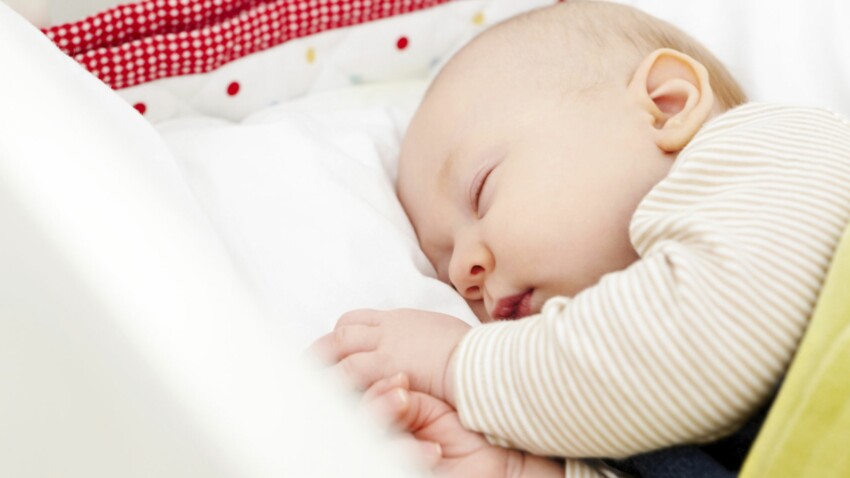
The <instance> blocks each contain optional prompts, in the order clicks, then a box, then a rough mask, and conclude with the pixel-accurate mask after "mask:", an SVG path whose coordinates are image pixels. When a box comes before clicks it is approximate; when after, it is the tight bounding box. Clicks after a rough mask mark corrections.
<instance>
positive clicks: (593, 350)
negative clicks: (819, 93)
mask: <svg viewBox="0 0 850 478" xmlns="http://www.w3.org/2000/svg"><path fill="white" fill-rule="evenodd" d="M848 220H850V126H848V124H847V122H846V121H845V120H842V119H840V118H839V117H838V116H836V115H834V114H832V113H829V112H826V111H822V110H815V109H810V108H791V107H782V106H773V105H762V104H749V105H745V106H742V107H739V108H737V109H735V110H732V111H730V112H728V113H726V114H724V115H721V116H720V117H718V118H716V119H714V120H713V121H712V122H710V123H709V124H708V125H706V126H705V127H704V128H703V129H702V130H701V131H700V132H699V133H698V134H697V136H696V137H695V138H694V140H693V141H692V142H691V144H689V145H688V147H687V148H686V149H685V150H684V151H682V152H681V153H680V155H679V158H678V159H677V160H676V163H675V164H674V166H673V169H672V170H671V172H670V174H669V175H668V176H667V177H666V178H665V179H664V180H662V181H661V182H660V183H659V184H657V185H656V186H655V187H654V188H653V189H652V191H650V193H649V195H647V197H645V198H644V199H643V201H642V202H641V203H640V205H639V206H638V209H637V211H636V212H635V214H634V216H633V217H632V221H631V224H630V236H631V240H632V244H633V245H634V247H635V249H636V251H637V252H638V254H639V255H640V257H641V259H640V260H638V261H637V262H635V263H634V264H632V265H631V266H630V267H629V268H628V269H626V270H623V271H618V272H615V273H611V274H608V275H606V276H604V277H603V278H602V279H601V280H600V282H599V283H598V284H596V285H595V286H593V287H590V288H588V289H585V290H584V291H582V292H580V293H579V294H577V295H576V296H574V297H572V298H566V297H555V298H552V299H550V300H549V301H548V302H547V303H546V304H545V306H544V307H543V310H542V311H541V313H540V314H538V315H535V316H532V317H528V318H525V319H523V320H519V321H514V322H498V323H493V324H488V325H485V326H482V327H478V328H476V329H474V330H473V331H471V332H470V333H469V334H467V336H466V337H465V338H464V340H463V341H462V342H461V344H460V346H459V348H458V350H457V353H456V358H455V362H454V364H455V365H454V380H455V382H454V384H455V397H456V401H457V407H458V411H459V413H460V416H461V420H462V422H463V424H464V425H465V426H466V427H467V428H469V429H472V430H476V431H480V432H483V433H484V434H485V435H487V436H488V438H490V440H491V441H492V442H494V443H497V444H500V445H503V446H509V447H512V448H519V449H523V450H526V451H529V452H531V453H534V454H538V455H548V456H562V457H625V456H629V455H634V454H637V453H642V452H646V451H650V450H655V449H659V448H664V447H667V446H671V445H676V444H683V443H698V442H705V441H710V440H712V439H715V438H719V437H720V436H722V435H724V434H727V433H729V432H731V431H733V430H734V429H735V428H737V427H738V426H740V424H742V423H743V421H744V420H745V419H746V418H747V417H748V416H749V415H750V414H751V413H753V412H754V411H755V410H756V409H757V407H758V406H759V405H760V404H762V403H763V402H764V400H765V399H766V398H767V397H768V396H769V394H770V393H771V391H772V389H773V388H774V387H775V386H776V384H777V383H778V381H779V379H780V377H781V375H782V374H783V373H784V371H785V370H786V368H787V366H788V364H789V362H790V360H791V357H792V354H793V352H794V350H795V349H796V347H797V345H798V343H799V341H800V339H801V337H802V335H803V332H804V330H805V326H806V323H807V320H808V318H809V316H810V315H811V312H812V309H813V306H814V303H815V300H816V298H817V295H818V292H819V290H820V288H821V285H822V282H823V280H824V277H825V275H826V271H827V269H828V267H829V263H830V260H831V258H832V254H833V252H834V249H835V247H836V245H837V243H838V240H839V238H840V235H841V233H842V231H843V229H844V228H845V227H846V225H847V223H848Z"/></svg>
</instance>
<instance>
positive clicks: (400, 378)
mask: <svg viewBox="0 0 850 478" xmlns="http://www.w3.org/2000/svg"><path fill="white" fill-rule="evenodd" d="M394 388H401V389H403V390H408V389H409V388H410V381H409V380H408V378H407V375H406V374H403V373H397V374H395V375H393V376H392V377H389V378H384V379H381V380H378V381H377V382H375V383H374V384H373V385H372V386H371V387H369V390H366V393H364V394H363V402H364V403H370V402H374V401H376V400H380V399H381V395H383V394H385V393H386V392H389V391H390V390H392V389H394Z"/></svg>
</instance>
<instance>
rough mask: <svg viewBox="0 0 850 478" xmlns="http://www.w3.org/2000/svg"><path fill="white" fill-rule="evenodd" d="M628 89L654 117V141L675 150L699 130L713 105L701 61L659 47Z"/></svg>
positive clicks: (712, 96)
mask: <svg viewBox="0 0 850 478" xmlns="http://www.w3.org/2000/svg"><path fill="white" fill-rule="evenodd" d="M629 91H630V93H632V94H633V95H636V98H637V100H638V102H639V104H640V105H641V106H642V107H644V108H645V109H646V111H647V112H648V113H649V114H651V115H652V117H653V118H654V119H655V125H654V126H655V129H654V131H655V135H656V138H655V142H656V144H657V145H658V147H659V148H660V149H662V150H663V151H665V152H668V153H675V152H678V151H680V150H681V149H682V148H684V147H685V145H687V144H688V143H689V142H690V141H691V138H693V137H694V135H695V134H696V133H697V131H699V129H700V127H702V125H703V123H705V121H706V120H707V119H708V117H709V115H710V114H711V111H712V109H713V108H714V92H713V91H712V89H711V84H710V83H709V79H708V71H707V70H706V69H705V67H704V66H703V65H702V63H700V62H698V61H696V60H694V59H693V58H691V57H689V56H688V55H685V54H684V53H681V52H679V51H676V50H671V49H669V48H662V49H660V50H655V51H654V52H652V53H650V54H649V55H648V56H647V57H646V58H644V59H643V61H642V62H641V64H640V66H639V67H638V69H637V71H636V72H635V74H634V76H633V77H632V81H631V83H629Z"/></svg>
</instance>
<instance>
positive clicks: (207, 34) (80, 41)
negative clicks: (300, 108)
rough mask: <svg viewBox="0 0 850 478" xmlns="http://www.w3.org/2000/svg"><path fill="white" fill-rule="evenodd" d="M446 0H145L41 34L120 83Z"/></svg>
mask: <svg viewBox="0 0 850 478" xmlns="http://www.w3.org/2000/svg"><path fill="white" fill-rule="evenodd" d="M448 1H451V0H144V1H142V2H140V3H135V4H132V5H124V6H119V7H116V8H112V9H110V10H106V11H104V12H101V13H99V14H96V15H93V16H91V17H88V18H86V19H84V20H81V21H79V22H76V23H69V24H65V25H59V26H55V27H51V28H48V29H45V30H44V33H45V34H46V35H47V36H48V38H50V39H51V40H53V42H54V43H56V45H57V46H58V47H59V48H60V49H62V50H63V51H64V52H65V53H67V54H68V55H70V56H72V57H74V58H75V59H76V60H77V61H78V62H79V63H80V64H82V65H83V66H84V67H85V68H86V69H88V70H89V71H90V72H92V73H93V74H94V75H96V76H97V77H98V78H100V79H101V80H102V81H103V82H105V83H106V84H108V85H109V86H111V87H112V88H114V89H121V88H126V87H130V86H135V85H139V84H142V83H146V82H149V81H153V80H158V79H161V78H168V77H173V76H179V75H192V74H198V73H206V72H209V71H212V70H214V69H216V68H218V67H220V66H222V65H224V64H226V63H229V62H231V61H234V60H237V59H239V58H242V57H244V56H246V55H250V54H252V53H256V52H259V51H263V50H266V49H268V48H271V47H274V46H276V45H279V44H281V43H284V42H286V41H289V40H292V39H295V38H301V37H305V36H309V35H313V34H316V33H320V32H324V31H328V30H333V29H336V28H342V27H347V26H352V25H357V24H361V23H366V22H370V21H374V20H379V19H382V18H387V17H391V16H395V15H400V14H403V13H408V12H413V11H417V10H422V9H425V8H430V7H434V6H437V5H440V4H442V3H446V2H448ZM408 45H409V40H408V39H407V38H405V37H401V38H398V39H397V40H396V46H397V48H398V49H399V50H404V49H405V48H407V47H408ZM234 85H235V86H234ZM231 91H233V92H232V93H231ZM238 91H239V85H238V83H234V84H232V85H230V86H229V87H228V94H231V95H235V94H237V93H238ZM137 109H141V110H143V109H144V105H141V108H137Z"/></svg>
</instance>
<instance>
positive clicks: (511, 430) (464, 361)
mask: <svg viewBox="0 0 850 478" xmlns="http://www.w3.org/2000/svg"><path fill="white" fill-rule="evenodd" d="M398 196H399V198H400V200H401V202H402V204H403V206H404V208H405V211H406V212H407V214H408V216H409V218H410V221H411V223H412V224H413V227H414V229H415V231H416V234H417V237H418V239H419V243H420V245H421V248H422V250H423V251H424V253H425V254H426V255H427V257H428V259H429V260H430V262H431V263H432V264H433V266H434V269H435V271H436V274H437V276H438V277H439V279H440V280H442V281H445V282H447V283H449V284H451V285H452V286H453V287H454V288H455V289H456V290H457V292H458V293H459V294H461V295H462V296H463V297H464V298H465V299H466V300H467V301H468V302H469V304H470V306H471V307H472V308H473V310H475V311H476V314H477V315H478V316H479V318H480V319H481V321H482V322H485V324H484V325H482V326H480V327H475V328H470V327H468V326H467V325H466V324H465V323H464V322H462V321H460V320H458V319H456V318H453V317H449V316H446V315H441V314H436V313H431V312H425V311H417V310H394V311H371V310H360V311H354V312H350V313H348V314H345V315H344V316H343V317H342V318H341V319H340V320H339V322H338V324H337V326H336V328H335V330H334V331H333V332H332V333H330V334H328V335H326V336H325V337H323V338H321V339H319V340H318V341H317V342H316V344H315V345H314V349H315V350H316V351H317V352H319V353H322V354H324V355H325V356H328V357H330V358H331V360H333V361H334V362H335V363H336V367H337V368H338V369H339V370H341V371H342V372H343V373H344V374H346V375H347V376H349V377H351V378H352V379H353V380H354V381H355V383H356V384H357V385H358V386H359V387H360V388H362V389H364V390H366V389H370V390H369V392H368V393H369V394H371V397H372V398H373V399H374V400H375V401H377V402H378V403H383V406H384V408H385V410H387V411H388V413H391V414H392V416H393V417H394V418H395V419H396V420H397V421H398V423H399V424H400V425H401V426H402V427H404V428H405V429H406V430H407V431H409V432H410V433H412V435H413V436H414V437H415V438H417V439H418V440H420V441H421V442H424V443H426V444H431V445H433V446H432V447H431V449H432V450H433V453H432V455H433V456H432V457H431V458H432V461H431V464H432V465H433V470H434V471H435V473H437V474H442V475H447V476H521V475H527V476H565V475H566V476H598V473H600V468H599V466H598V462H594V464H591V463H590V462H589V461H588V460H587V459H590V458H618V459H619V458H624V457H629V456H634V455H638V454H642V453H646V452H650V451H653V450H660V449H664V448H668V447H671V446H674V445H682V444H691V443H707V442H711V441H713V440H717V439H718V438H721V437H724V436H727V435H729V434H730V433H732V432H734V431H735V430H736V429H737V428H739V427H740V426H741V425H742V424H743V423H744V422H745V421H746V420H747V419H748V418H749V417H750V416H751V415H752V414H753V413H754V412H755V411H756V410H758V409H759V408H760V407H761V406H763V405H764V404H765V403H766V401H767V400H768V399H769V398H770V396H771V394H772V393H773V391H774V390H775V388H776V387H777V386H778V384H779V382H780V379H781V377H782V375H783V373H784V372H785V370H786V368H787V367H788V365H789V362H790V360H791V357H792V356H793V354H794V351H795V349H796V347H797V345H798V343H799V341H800V339H801V337H802V335H803V332H804V330H805V328H806V323H807V320H808V319H809V317H810V314H811V312H812V309H813V306H814V303H815V300H816V298H817V296H818V292H819V290H820V288H821V285H822V283H823V280H824V277H825V274H826V271H827V268H828V266H829V264H830V260H831V257H832V254H833V251H834V249H835V247H836V245H837V242H838V240H839V237H840V235H841V233H842V231H843V230H844V228H845V227H846V225H847V223H848V220H850V126H848V123H847V122H846V121H845V120H842V119H841V118H839V117H837V116H836V115H834V114H832V113H829V112H826V111H821V110H815V109H809V108H802V107H789V106H778V105H769V104H753V103H746V97H745V96H744V94H743V93H742V91H741V88H740V87H739V86H738V84H737V83H736V82H735V80H734V79H733V78H732V77H731V75H730V74H729V73H728V72H727V71H726V69H725V68H724V67H723V66H722V65H721V64H720V62H718V60H717V59H716V58H715V57H714V56H712V54H711V53H710V52H708V51H706V49H705V48H704V47H702V46H701V45H699V44H698V43H697V42H695V41H694V40H692V39H691V38H689V37H688V36H687V35H685V34H684V33H682V32H681V31H679V30H677V29H676V28H674V27H672V26H671V25H669V24H667V23H665V22H662V21H660V20H658V19H655V18H653V17H651V16H648V15H646V14H643V13H641V12H639V11H637V10H635V9H633V8H630V7H626V6H623V5H617V4H608V3H602V2H580V1H570V2H566V3H561V4H558V5H556V6H553V7H549V8H546V9H541V10H536V11H533V12H530V13H528V14H525V15H523V16H520V17H517V18H514V19H511V20H509V21H507V22H504V23H502V24H499V25H497V26H495V27H493V28H491V29H489V30H487V31H486V32H484V33H483V34H482V35H480V36H479V37H477V38H476V39H474V40H473V41H472V42H471V43H470V44H468V45H467V46H466V47H465V48H464V49H463V50H461V51H460V52H459V53H458V54H457V55H456V56H455V57H454V58H453V59H452V60H451V61H450V62H449V63H448V64H447V65H446V66H445V68H444V69H443V70H442V71H441V73H440V75H439V76H438V77H437V79H436V80H435V81H434V83H433V84H432V86H431V87H430V89H429V90H428V92H427V94H426V95H425V98H424V99H423V101H422V103H421V105H420V107H419V109H418V111H417V113H416V115H415V116H414V118H413V120H412V122H411V124H410V127H409V130H408V132H407V134H406V137H405V140H404V143H403V147H402V152H401V157H400V164H399V172H398ZM473 432H475V433H473ZM542 457H552V458H551V459H550V458H542ZM605 473H609V471H605Z"/></svg>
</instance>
